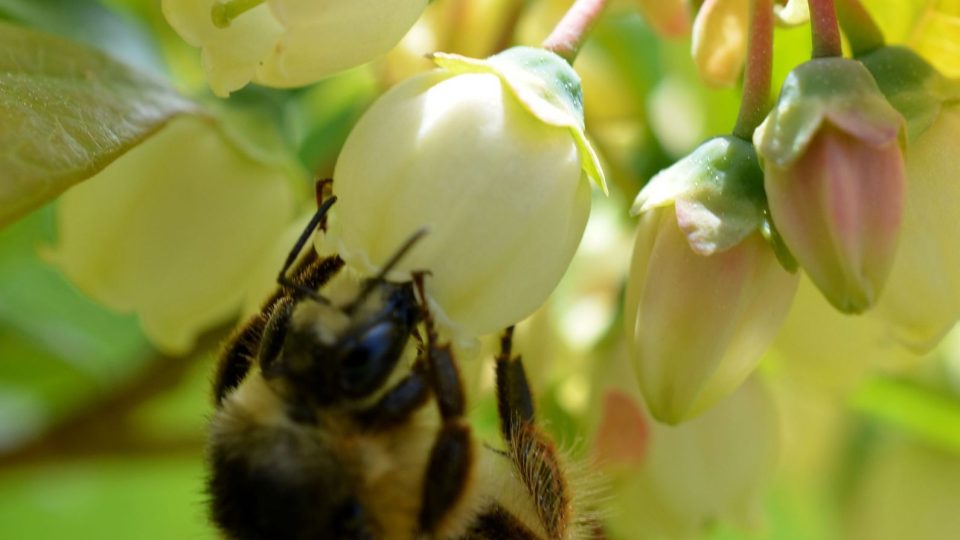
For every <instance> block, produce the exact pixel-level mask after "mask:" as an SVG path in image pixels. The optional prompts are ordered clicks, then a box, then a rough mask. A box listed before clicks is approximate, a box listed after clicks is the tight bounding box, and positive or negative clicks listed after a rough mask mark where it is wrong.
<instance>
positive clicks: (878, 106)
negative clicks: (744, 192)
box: [753, 58, 906, 168]
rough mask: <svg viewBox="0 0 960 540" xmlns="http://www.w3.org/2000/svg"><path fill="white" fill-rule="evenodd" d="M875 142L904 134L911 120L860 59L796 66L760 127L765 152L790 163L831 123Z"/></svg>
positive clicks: (780, 163)
mask: <svg viewBox="0 0 960 540" xmlns="http://www.w3.org/2000/svg"><path fill="white" fill-rule="evenodd" d="M825 122H827V123H829V124H831V125H832V126H834V127H836V128H838V129H840V130H842V131H844V132H846V133H849V134H850V135H852V136H854V137H856V138H858V139H860V140H862V141H864V142H865V143H867V144H872V145H875V146H884V145H887V144H889V143H890V142H891V141H892V140H896V139H897V138H899V139H900V143H901V144H905V143H906V140H905V133H906V130H905V127H906V124H905V121H904V119H903V117H902V116H901V115H900V113H898V112H897V110H896V109H894V108H893V106H892V105H890V102H888V101H887V98H886V97H884V95H883V93H882V92H881V91H880V88H879V87H878V86H877V82H876V81H875V80H874V79H873V76H872V75H871V74H870V72H869V71H868V70H867V68H866V67H864V66H863V64H861V63H860V62H858V61H856V60H850V59H846V58H817V59H814V60H810V61H809V62H805V63H803V64H801V65H799V66H797V67H796V68H794V69H793V71H791V72H790V74H789V75H787V78H786V80H785V81H784V83H783V88H782V90H781V92H780V98H779V100H778V101H777V104H776V105H775V106H774V108H773V110H771V111H770V114H769V115H768V116H767V118H766V119H765V120H764V121H763V123H762V124H760V127H758V128H757V130H756V131H755V132H754V135H753V142H754V144H755V145H756V147H757V153H758V154H759V155H760V158H761V159H762V160H763V161H765V162H767V161H769V162H772V163H773V164H774V165H776V166H777V167H780V168H786V167H787V166H789V165H790V164H791V163H793V161H794V160H796V159H797V158H799V157H800V156H801V155H803V153H804V151H805V150H806V148H807V145H809V144H810V142H811V141H812V140H813V137H814V135H816V133H817V132H818V131H819V130H820V128H821V126H822V125H823V124H824V123H825Z"/></svg>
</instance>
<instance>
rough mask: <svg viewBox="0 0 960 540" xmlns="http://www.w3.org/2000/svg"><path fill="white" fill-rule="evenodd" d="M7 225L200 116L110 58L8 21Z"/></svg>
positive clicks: (2, 135)
mask: <svg viewBox="0 0 960 540" xmlns="http://www.w3.org/2000/svg"><path fill="white" fill-rule="evenodd" d="M0 50H2V51H3V52H4V54H3V55H2V56H0V171H2V173H0V174H2V177H0V179H2V181H0V225H4V224H6V223H9V222H10V221H12V220H14V219H16V218H18V217H20V216H22V215H23V214H25V213H27V212H29V211H30V210H33V209H34V208H36V207H38V206H40V205H42V204H43V203H45V202H47V201H49V200H50V199H52V198H54V197H56V196H57V195H59V194H60V193H61V192H62V191H64V190H65V189H67V188H68V187H70V186H71V185H73V184H75V183H77V182H80V181H82V180H84V179H86V178H88V177H90V176H91V175H93V174H95V173H96V172H98V171H99V170H101V169H103V168H104V167H106V166H107V165H108V164H109V163H110V162H112V161H113V160H114V159H116V158H117V157H119V156H120V155H121V154H123V153H124V152H125V151H127V150H129V149H130V148H131V147H132V146H134V145H136V144H138V143H140V142H141V141H143V140H144V139H145V138H146V137H148V136H149V135H151V134H152V133H154V132H155V131H156V130H158V129H159V128H161V127H163V126H164V125H165V124H166V123H167V122H168V121H169V120H170V119H171V118H173V117H175V116H177V115H180V114H184V113H189V112H196V109H195V106H194V105H193V104H192V103H191V102H189V101H188V100H186V99H184V98H183V97H181V96H180V95H179V94H177V93H175V92H174V91H173V90H171V89H169V88H168V87H167V86H165V85H164V84H163V83H161V82H159V81H157V80H155V79H153V78H152V77H148V76H146V75H144V74H142V73H140V72H137V71H135V70H133V69H131V68H129V67H126V66H124V65H123V64H119V63H117V62H115V61H113V60H111V59H110V58H109V57H107V56H105V55H104V54H102V53H100V52H98V51H95V50H92V49H89V48H87V47H85V46H82V45H80V44H77V43H75V42H72V41H69V40H65V39H62V38H59V37H56V36H52V35H49V34H44V33H40V32H35V31H32V30H27V29H25V28H21V27H18V26H15V25H11V24H9V23H2V22H0Z"/></svg>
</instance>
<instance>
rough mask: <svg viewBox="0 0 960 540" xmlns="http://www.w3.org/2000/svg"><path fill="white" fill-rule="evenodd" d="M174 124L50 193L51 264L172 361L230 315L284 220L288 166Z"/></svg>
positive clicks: (203, 124) (191, 122)
mask: <svg viewBox="0 0 960 540" xmlns="http://www.w3.org/2000/svg"><path fill="white" fill-rule="evenodd" d="M244 150H246V149H244V148H241V147H240V146H238V145H237V144H235V143H234V141H232V140H230V139H228V138H227V137H225V136H224V133H223V132H222V131H221V130H220V129H219V128H218V127H217V126H214V125H212V124H211V122H210V121H209V119H207V118H196V117H184V118H182V119H178V120H175V121H174V122H172V123H171V124H170V125H168V126H167V127H165V128H164V129H163V130H161V131H160V132H159V133H157V134H156V135H154V136H153V137H151V138H150V139H148V140H146V141H145V142H143V143H142V144H140V145H138V146H136V147H135V148H133V149H132V150H130V151H129V152H127V153H126V154H124V155H123V156H121V157H120V158H119V159H117V160H116V161H115V162H113V163H112V164H110V165H109V166H108V167H107V168H105V169H104V170H103V171H101V172H100V173H99V174H97V175H96V176H94V177H93V178H91V179H89V180H87V181H86V182H83V183H82V184H79V185H77V186H75V187H73V188H71V189H70V190H69V191H67V192H66V193H65V194H64V195H63V197H61V199H60V202H59V205H58V207H57V221H58V229H59V235H58V241H57V245H56V246H55V247H54V248H53V249H52V253H51V258H52V259H53V261H54V262H55V263H56V264H57V265H58V266H60V268H61V269H62V270H63V272H64V274H65V275H66V276H67V277H68V278H69V279H70V280H71V281H72V282H73V283H74V284H76V285H77V287H78V288H80V289H81V290H82V291H84V292H85V293H86V294H88V295H90V296H91V297H92V298H93V299H94V300H96V301H97V302H100V303H102V304H103V305H105V306H107V307H109V308H111V309H114V310H117V311H120V312H133V313H136V314H137V316H138V317H139V319H140V324H141V326H142V327H143V331H144V333H145V334H146V335H147V337H148V338H150V340H151V341H153V343H154V344H156V345H157V346H158V347H159V348H160V349H162V350H164V351H167V352H170V353H173V354H180V353H184V352H187V351H189V350H190V348H191V347H192V345H193V341H194V339H195V338H196V336H197V335H198V334H199V333H200V332H203V331H204V330H207V329H209V328H210V327H211V326H213V325H215V324H218V323H221V322H226V320H228V319H229V318H230V317H231V316H232V315H234V314H235V313H236V311H237V310H238V308H239V307H240V303H241V301H242V299H243V297H244V294H245V292H246V290H247V288H248V286H249V285H251V282H250V280H249V272H250V269H251V268H254V267H256V266H257V265H258V264H259V261H260V258H261V256H262V253H263V252H264V251H265V250H268V249H269V247H270V246H271V245H272V244H273V243H274V241H275V239H276V238H277V237H278V236H279V235H280V234H281V232H282V231H283V230H284V228H285V227H286V226H287V224H288V223H289V222H290V220H291V218H292V217H293V207H294V199H295V192H294V184H293V182H292V179H291V177H290V172H291V171H290V170H288V169H286V168H285V167H277V166H276V165H277V164H275V163H264V162H261V161H258V160H256V159H254V158H252V157H251V156H250V154H249V153H248V152H246V151H244Z"/></svg>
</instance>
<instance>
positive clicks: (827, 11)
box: [809, 0, 843, 58]
mask: <svg viewBox="0 0 960 540" xmlns="http://www.w3.org/2000/svg"><path fill="white" fill-rule="evenodd" d="M809 2H810V24H811V25H812V27H813V29H812V30H813V57H814V58H824V57H829V56H843V47H842V45H841V44H840V27H839V26H837V12H836V9H834V6H833V0H809Z"/></svg>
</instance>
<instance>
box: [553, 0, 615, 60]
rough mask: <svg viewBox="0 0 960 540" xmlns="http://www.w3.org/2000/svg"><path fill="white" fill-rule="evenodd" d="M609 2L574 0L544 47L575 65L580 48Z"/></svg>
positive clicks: (601, 0)
mask: <svg viewBox="0 0 960 540" xmlns="http://www.w3.org/2000/svg"><path fill="white" fill-rule="evenodd" d="M606 5H607V0H574V3H573V5H572V6H570V9H569V10H568V11H567V13H566V14H565V15H564V16H563V18H562V19H560V22H558V23H557V26H556V27H555V28H554V29H553V31H552V32H550V35H549V36H547V39H545V40H544V41H543V45H542V47H543V48H544V49H546V50H548V51H550V52H553V53H555V54H556V55H557V56H560V57H561V58H563V59H564V60H566V61H567V62H568V63H570V64H573V61H574V59H576V57H577V53H578V52H580V46H581V45H583V42H584V41H586V39H587V34H589V33H590V29H591V28H592V27H593V23H595V22H596V20H597V19H598V18H599V17H600V13H602V12H603V8H604V7H606Z"/></svg>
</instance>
